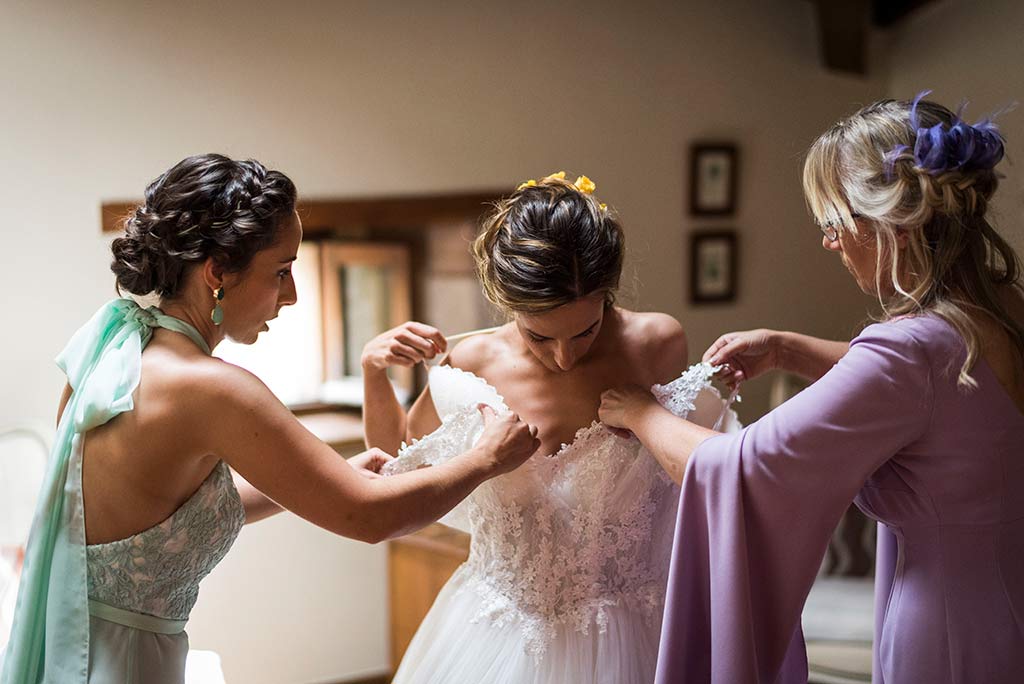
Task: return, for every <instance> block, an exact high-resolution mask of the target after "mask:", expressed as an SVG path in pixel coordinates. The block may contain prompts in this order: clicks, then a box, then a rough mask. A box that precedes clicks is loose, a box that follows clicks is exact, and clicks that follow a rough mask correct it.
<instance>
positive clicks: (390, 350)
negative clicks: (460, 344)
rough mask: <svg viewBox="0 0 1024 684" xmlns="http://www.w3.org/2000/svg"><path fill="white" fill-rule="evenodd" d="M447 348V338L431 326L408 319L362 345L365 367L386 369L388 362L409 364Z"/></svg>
mask: <svg viewBox="0 0 1024 684" xmlns="http://www.w3.org/2000/svg"><path fill="white" fill-rule="evenodd" d="M447 349H448V340H446V339H445V338H444V335H442V334H441V331H440V330H438V329H437V328H435V327H433V326H429V325H426V324H424V323H417V322H415V321H408V322H406V323H403V324H402V325H400V326H398V327H397V328H392V329H391V330H388V331H387V332H384V333H381V334H380V335H377V337H374V338H373V339H372V340H370V341H369V342H367V343H366V346H364V347H363V356H362V365H363V370H364V371H385V370H387V369H388V368H390V367H391V366H405V367H406V368H412V367H413V366H415V365H416V364H417V363H419V362H420V361H423V360H424V359H432V358H434V357H435V356H437V355H438V354H442V353H444V352H445V351H446V350H447Z"/></svg>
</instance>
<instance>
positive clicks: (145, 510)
mask: <svg viewBox="0 0 1024 684" xmlns="http://www.w3.org/2000/svg"><path fill="white" fill-rule="evenodd" d="M222 363H223V362H222V361H220V360H218V359H212V358H210V357H208V356H206V355H205V354H204V353H203V352H202V351H200V350H199V349H198V348H197V347H196V346H195V344H194V343H193V342H191V341H190V340H189V339H188V338H186V337H185V336H184V335H180V334H178V333H174V332H171V331H166V330H160V329H158V330H155V331H154V334H153V339H152V341H151V342H150V344H149V346H147V347H146V349H145V351H144V352H143V354H142V375H141V380H140V382H139V386H138V388H137V389H136V390H135V393H134V395H133V400H134V404H135V408H134V409H133V410H132V411H128V412H126V413H122V414H120V415H118V416H117V417H115V418H114V419H113V420H111V421H109V422H108V423H106V424H104V425H101V426H99V427H97V428H94V429H92V430H90V431H89V432H88V433H86V434H85V437H84V442H83V457H82V491H83V497H84V500H85V520H86V538H87V541H88V543H89V544H96V543H104V542H109V541H115V540H118V539H124V538H126V537H129V536H131V535H133V534H136V533H138V532H141V531H143V530H146V529H148V528H150V527H152V526H154V525H156V524H158V523H160V522H162V521H163V520H165V519H167V518H168V517H170V515H171V514H172V513H174V511H176V510H177V509H178V508H179V507H181V505H182V504H183V503H184V502H185V501H186V500H187V499H188V498H189V497H190V496H191V495H192V494H193V493H194V492H195V491H196V490H197V489H198V488H199V486H200V485H201V484H202V483H203V481H204V480H205V479H206V478H207V476H208V475H209V474H210V472H211V471H212V470H213V468H214V466H215V465H216V464H217V457H215V456H213V455H212V454H210V453H209V452H208V451H207V448H206V447H205V446H204V434H203V432H204V430H203V429H202V426H201V425H197V424H196V423H195V421H194V420H193V415H194V414H193V412H192V411H190V410H189V409H190V403H189V396H190V393H191V392H193V391H194V389H195V385H196V380H197V378H200V377H201V376H202V374H203V372H204V369H206V368H208V367H209V366H210V365H211V364H222Z"/></svg>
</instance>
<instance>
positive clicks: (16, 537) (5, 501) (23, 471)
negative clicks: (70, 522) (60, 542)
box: [0, 425, 54, 650]
mask: <svg viewBox="0 0 1024 684" xmlns="http://www.w3.org/2000/svg"><path fill="white" fill-rule="evenodd" d="M53 436H54V433H53V430H52V429H49V428H44V427H41V426H36V425H13V426H10V427H7V428H3V429H0V650H2V649H3V647H4V646H5V645H6V644H7V639H8V636H9V635H10V632H11V621H12V620H13V619H14V604H15V602H16V600H17V597H18V578H19V576H20V574H21V564H22V560H23V559H24V555H25V542H26V541H27V540H28V533H29V529H30V528H31V526H32V516H33V514H34V513H35V508H36V499H37V498H38V496H39V488H40V487H41V486H42V483H43V477H44V476H45V472H46V460H47V458H48V457H49V454H50V446H51V444H52V443H53Z"/></svg>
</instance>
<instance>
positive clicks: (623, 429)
mask: <svg viewBox="0 0 1024 684" xmlns="http://www.w3.org/2000/svg"><path fill="white" fill-rule="evenodd" d="M657 403H658V402H657V401H656V400H655V398H654V395H652V394H651V393H650V392H649V391H648V390H646V389H644V388H643V387H640V386H639V385H624V386H622V387H616V388H615V389H610V390H606V391H604V392H602V393H601V406H600V407H598V409H597V415H598V417H599V418H600V419H601V422H602V423H604V424H605V425H607V426H608V427H609V428H611V429H612V432H614V433H615V434H617V435H619V436H620V437H626V436H631V433H630V432H629V431H630V430H631V429H632V428H631V426H632V423H633V420H634V419H635V418H636V416H637V415H639V413H640V412H641V411H642V410H643V409H644V408H646V407H648V406H650V405H652V404H653V405H657Z"/></svg>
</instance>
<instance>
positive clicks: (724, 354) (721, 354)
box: [708, 336, 750, 366]
mask: <svg viewBox="0 0 1024 684" xmlns="http://www.w3.org/2000/svg"><path fill="white" fill-rule="evenodd" d="M749 346H750V345H749V343H748V342H747V340H746V338H744V337H739V336H737V337H733V338H732V339H730V340H728V341H726V342H725V343H724V344H723V345H722V346H721V347H719V348H718V349H717V350H716V351H715V353H713V354H712V355H711V356H710V357H709V359H708V363H710V364H711V365H713V366H718V365H721V364H722V363H724V362H725V361H731V360H732V359H734V358H735V357H736V356H739V355H740V354H742V353H743V352H745V351H747V348H748V347H749Z"/></svg>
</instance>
